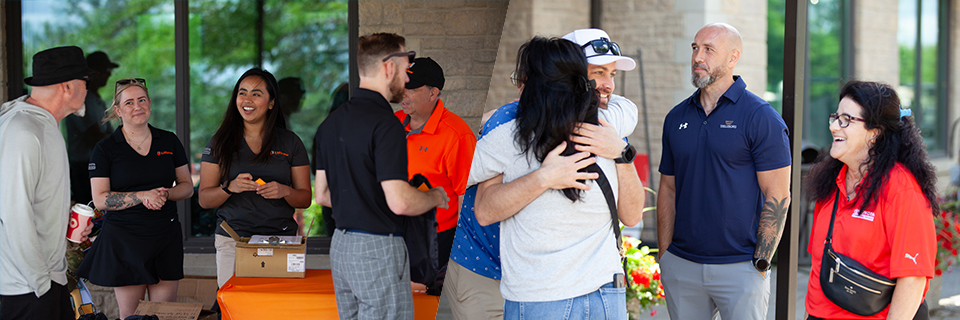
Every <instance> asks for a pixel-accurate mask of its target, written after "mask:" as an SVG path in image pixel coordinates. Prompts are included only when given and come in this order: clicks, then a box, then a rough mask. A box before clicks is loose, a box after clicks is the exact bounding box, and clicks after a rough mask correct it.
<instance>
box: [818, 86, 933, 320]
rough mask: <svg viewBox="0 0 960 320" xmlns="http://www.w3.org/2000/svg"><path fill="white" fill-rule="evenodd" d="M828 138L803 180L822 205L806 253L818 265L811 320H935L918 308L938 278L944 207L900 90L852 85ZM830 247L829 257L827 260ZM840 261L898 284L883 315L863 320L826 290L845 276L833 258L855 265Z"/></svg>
mask: <svg viewBox="0 0 960 320" xmlns="http://www.w3.org/2000/svg"><path fill="white" fill-rule="evenodd" d="M830 132H831V133H832V134H833V144H832V145H831V147H830V154H829V157H827V156H823V159H822V160H821V161H820V162H818V163H817V164H816V165H814V166H813V168H812V169H811V170H810V173H809V174H808V175H807V179H806V180H807V190H808V192H809V193H810V198H811V199H812V200H815V201H816V202H817V204H816V209H815V214H814V218H813V219H814V220H813V231H812V232H811V234H810V246H809V248H808V251H809V252H810V254H811V255H812V256H813V259H812V261H811V262H812V268H811V271H810V281H809V282H808V285H807V297H806V311H807V313H808V314H809V317H808V318H807V319H929V315H928V314H927V308H926V305H923V304H921V303H922V302H923V297H924V295H925V293H926V288H927V281H928V280H929V279H930V278H933V274H934V269H933V268H934V260H935V259H936V251H937V244H936V240H935V229H934V225H933V217H934V215H937V214H939V213H940V207H939V205H938V204H937V201H936V187H935V184H936V181H937V179H936V172H935V170H934V167H933V165H931V164H930V160H929V158H928V157H927V152H926V151H925V150H924V145H923V139H922V138H921V136H920V129H919V128H917V126H916V124H914V122H913V117H911V116H910V110H909V109H901V108H900V98H899V97H898V96H897V93H896V91H894V90H893V88H891V87H890V86H888V85H886V84H881V83H876V82H862V81H851V82H849V83H847V84H846V85H845V86H844V87H843V89H841V90H840V104H839V105H838V107H837V113H834V114H831V115H830ZM828 233H829V234H831V235H830V236H828ZM828 237H832V238H830V239H828ZM828 240H829V242H828V243H825V242H827V241H828ZM827 244H829V246H830V247H829V248H832V251H831V252H829V254H830V255H831V257H825V256H824V252H825V250H824V249H825V247H827ZM829 248H828V249H829ZM834 252H835V253H834ZM836 254H841V255H845V256H847V257H849V259H852V260H855V261H857V262H859V263H860V264H862V265H863V266H864V267H865V268H867V269H870V271H873V272H875V273H877V274H879V275H880V276H883V277H886V278H889V279H891V280H889V281H886V280H884V282H889V283H890V284H895V285H896V286H895V287H894V289H893V295H892V301H890V302H889V305H888V306H887V305H886V304H880V305H879V308H877V309H880V308H883V307H884V306H887V307H886V308H883V309H882V310H880V311H878V313H875V314H872V315H858V314H865V313H868V312H863V311H862V310H848V309H856V308H853V307H849V306H848V307H847V308H843V307H841V306H839V305H838V302H836V300H835V299H833V298H829V297H828V295H826V294H825V293H824V292H825V291H826V290H825V288H832V287H833V286H834V282H833V281H840V279H841V277H842V276H843V275H844V274H845V272H847V269H844V270H842V271H843V272H840V273H838V272H834V267H833V264H835V263H836V264H838V265H839V263H838V262H835V261H846V262H845V263H844V264H843V265H844V266H847V265H850V261H849V260H838V259H845V258H844V257H842V256H836ZM822 265H827V266H829V267H830V269H829V270H828V271H829V273H827V272H822V271H821V266H822ZM839 268H840V267H839V266H837V267H836V269H839ZM844 268H846V267H844ZM821 273H824V274H821ZM835 273H836V274H837V276H836V277H834V274H835ZM848 275H849V274H848ZM824 279H826V280H824ZM831 279H833V280H831ZM844 279H846V278H844ZM880 280H883V279H880ZM851 287H852V285H851ZM858 290H859V289H858ZM860 291H867V290H866V289H864V290H860ZM841 302H842V301H841ZM856 305H857V306H860V305H863V303H857V304H856ZM853 311H857V313H856V314H855V313H853Z"/></svg>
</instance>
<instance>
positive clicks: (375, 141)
mask: <svg viewBox="0 0 960 320" xmlns="http://www.w3.org/2000/svg"><path fill="white" fill-rule="evenodd" d="M317 132H318V134H317V137H316V142H317V150H316V159H317V170H325V171H326V175H327V184H328V185H329V186H330V196H331V198H332V199H331V202H332V204H333V208H334V209H335V210H334V211H333V218H334V220H336V221H337V228H341V229H360V230H364V231H367V232H372V233H379V234H386V233H397V232H402V223H403V217H401V216H398V215H396V214H394V213H393V212H392V211H390V207H389V206H387V199H386V196H384V194H383V187H381V186H380V182H381V181H386V180H402V181H407V138H406V136H407V132H406V130H404V129H403V125H401V124H400V120H399V119H397V117H396V116H394V115H393V110H392V109H391V108H390V104H389V103H387V100H386V99H384V98H383V96H382V95H380V93H378V92H375V91H371V90H367V89H357V90H355V91H354V93H353V97H351V98H350V100H349V101H347V102H346V103H344V104H343V105H342V106H340V107H339V108H337V110H335V111H334V112H333V113H331V114H330V115H329V116H327V119H326V120H324V121H323V123H321V124H320V128H319V129H318V130H317Z"/></svg>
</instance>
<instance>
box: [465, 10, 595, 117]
mask: <svg viewBox="0 0 960 320" xmlns="http://www.w3.org/2000/svg"><path fill="white" fill-rule="evenodd" d="M503 24H504V26H503V35H502V36H501V37H500V47H499V48H498V49H497V62H496V65H495V66H494V72H493V78H492V79H491V80H490V91H489V92H488V93H487V103H486V107H485V108H484V110H486V111H489V110H493V109H495V108H497V107H500V106H502V105H504V104H506V103H509V102H511V101H513V100H514V99H517V98H519V97H520V96H519V95H518V93H517V88H516V87H514V86H513V85H512V84H510V73H511V72H513V69H514V68H515V66H516V63H517V50H518V49H520V46H521V45H523V43H524V42H526V41H527V40H530V38H532V37H533V36H535V35H538V36H544V37H562V36H563V35H565V34H567V33H568V32H570V31H573V30H576V29H580V28H588V27H590V1H589V0H555V1H551V0H511V1H510V8H509V9H508V10H507V17H506V19H505V21H504V23H503Z"/></svg>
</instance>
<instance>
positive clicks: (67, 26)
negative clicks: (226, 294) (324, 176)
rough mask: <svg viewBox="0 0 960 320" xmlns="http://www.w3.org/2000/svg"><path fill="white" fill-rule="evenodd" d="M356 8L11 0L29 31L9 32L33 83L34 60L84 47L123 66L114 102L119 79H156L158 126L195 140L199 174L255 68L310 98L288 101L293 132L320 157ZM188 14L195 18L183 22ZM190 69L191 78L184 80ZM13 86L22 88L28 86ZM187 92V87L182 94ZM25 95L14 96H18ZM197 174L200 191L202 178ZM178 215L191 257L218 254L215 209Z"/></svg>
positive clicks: (313, 219) (115, 72) (310, 221)
mask: <svg viewBox="0 0 960 320" xmlns="http://www.w3.org/2000/svg"><path fill="white" fill-rule="evenodd" d="M186 6H188V7H186ZM354 6H356V2H355V1H354V2H350V1H347V0H327V1H309V0H258V1H231V0H198V1H189V2H177V1H172V0H143V1H107V0H82V1H66V0H54V1H23V2H10V3H8V6H7V8H8V10H20V11H21V12H22V15H21V16H20V22H21V25H22V29H17V28H7V29H6V31H5V32H7V33H8V35H9V36H10V37H12V38H20V39H22V41H23V47H22V52H21V53H22V60H19V59H10V62H11V63H21V62H22V66H21V67H22V69H20V70H15V71H12V72H11V76H19V75H20V74H23V75H24V76H30V73H31V72H32V67H31V63H32V57H33V54H35V53H36V52H39V51H41V50H43V49H46V48H51V47H56V46H64V45H76V46H78V47H80V48H82V49H83V50H84V53H85V54H90V53H92V52H95V51H102V52H104V53H106V54H107V56H108V57H109V60H110V61H111V62H113V63H116V64H117V65H118V67H116V68H113V69H112V70H111V71H112V74H111V75H110V76H109V77H107V78H106V79H105V80H104V81H103V82H104V83H103V84H102V87H101V89H99V90H98V91H97V92H99V94H100V96H101V97H102V99H103V100H104V101H105V104H106V105H109V104H110V103H111V100H112V95H113V84H114V82H115V81H116V80H118V79H122V78H131V77H137V78H144V79H147V87H148V88H149V90H150V97H151V99H152V104H151V106H152V115H151V118H150V124H151V125H153V126H155V127H157V128H160V129H164V130H168V131H172V132H176V133H178V135H180V136H181V140H187V141H184V147H185V148H186V149H187V150H186V151H187V153H188V158H189V159H190V161H191V167H192V168H195V169H199V159H200V158H199V155H200V153H201V151H202V150H203V148H204V147H205V146H206V145H207V142H208V141H209V139H210V137H211V136H212V135H213V133H214V132H215V131H216V129H217V128H218V127H219V125H220V121H221V119H222V118H223V113H224V109H225V108H226V107H227V104H228V102H229V99H231V97H230V95H231V94H232V90H233V86H234V85H235V84H236V81H237V79H238V78H239V76H240V75H241V74H242V73H243V72H244V71H246V70H247V69H249V68H251V67H255V66H256V67H262V68H264V69H266V70H268V71H270V72H271V73H273V74H274V75H275V76H276V77H277V79H278V80H281V81H282V83H281V90H282V91H284V87H287V88H292V90H289V91H290V92H292V93H294V94H291V96H296V95H297V94H302V96H301V97H300V98H299V99H297V98H289V99H291V101H294V100H296V102H289V103H286V102H285V103H284V104H285V105H297V106H299V107H298V108H296V109H295V110H294V109H293V108H290V110H291V115H290V116H289V117H288V125H287V126H288V128H289V129H291V130H292V131H294V132H295V133H296V134H297V135H298V136H299V137H300V139H301V140H302V141H303V142H304V145H305V146H306V147H307V149H308V152H309V153H310V154H309V155H310V158H311V159H313V148H312V146H313V135H314V132H315V131H316V129H317V126H318V125H319V124H320V122H322V121H323V119H324V118H325V117H326V115H327V114H328V113H329V111H330V109H331V106H332V105H334V104H335V102H334V100H335V97H336V98H337V99H342V100H345V99H344V97H343V95H344V94H343V92H344V91H345V90H346V88H347V87H348V86H346V85H345V84H346V83H347V82H348V81H349V79H350V74H351V72H350V71H349V60H350V59H349V58H350V55H351V52H352V50H355V49H353V46H355V44H351V42H350V39H349V38H350V35H349V32H350V31H351V28H353V31H354V32H355V31H356V28H357V25H356V24H357V19H356V17H355V16H354V19H352V20H351V21H352V22H349V23H348V16H349V15H351V14H352V15H356V14H357V13H356V9H355V8H354V9H353V11H350V10H349V9H350V8H352V7H354ZM184 8H185V9H184ZM181 12H185V13H186V14H184V16H186V19H183V17H182V16H178V14H181ZM348 12H349V13H348ZM8 16H9V15H8ZM12 20H13V19H11V21H12ZM13 22H14V23H16V21H13ZM181 28H182V29H181ZM177 30H186V31H187V32H186V40H187V43H189V47H188V48H187V49H186V50H184V49H183V48H182V47H178V46H180V45H181V42H179V41H181V40H180V39H177V37H176V32H177ZM17 32H21V33H20V34H17ZM178 55H180V56H178ZM182 56H187V57H182ZM178 58H188V60H186V61H187V63H185V64H182V65H180V64H177V60H178ZM14 68H17V67H16V66H11V67H10V69H11V70H12V69H14ZM21 70H22V73H20V72H21ZM187 70H189V77H184V74H185V73H187ZM285 78H290V79H287V80H283V79H285ZM294 78H295V79H294ZM186 79H189V83H187V82H186V81H184V80H186ZM11 88H13V89H14V90H16V91H20V90H19V88H22V86H20V85H16V84H14V85H11ZM184 88H185V89H187V90H182V91H180V90H181V89H184ZM180 92H188V94H185V95H186V96H187V97H186V99H179V100H178V98H183V97H178V96H177V95H178V93H180ZM23 93H26V90H25V89H24V90H23ZM20 94H21V93H20V92H11V93H10V96H11V97H16V96H19V95H20ZM178 101H179V102H178ZM338 101H339V100H338ZM186 102H188V103H186ZM340 102H342V101H340ZM117 126H118V124H115V125H114V126H113V127H114V128H116V127H117ZM111 129H112V128H111ZM65 131H66V130H65ZM64 134H65V136H66V135H67V132H64ZM187 137H188V138H187ZM98 140H99V138H97V139H96V140H95V141H98ZM73 153H74V152H71V154H73ZM76 154H78V156H76V157H77V158H79V159H82V158H83V157H82V156H79V153H76ZM87 157H89V156H87ZM192 173H193V174H194V176H193V178H194V183H195V184H196V183H197V182H198V180H199V179H198V175H197V173H198V172H197V171H196V170H194V171H193V172H192ZM179 208H180V209H179V210H180V217H181V223H182V224H183V228H184V234H185V235H186V238H187V242H186V245H187V247H188V252H213V251H214V250H213V248H212V242H213V241H212V238H210V237H209V236H210V235H212V234H213V230H214V225H215V222H216V215H215V211H213V210H202V209H201V208H199V205H197V204H196V195H195V197H194V200H193V205H190V204H186V205H180V206H179ZM319 212H320V209H319V207H318V206H316V205H314V206H313V207H311V208H309V209H307V210H306V213H305V214H306V217H305V218H301V220H300V221H301V223H302V224H306V225H305V226H304V227H303V231H309V235H311V236H324V235H325V231H324V228H323V219H322V218H321V217H320V216H319V215H320V214H319ZM311 241H316V240H311ZM322 243H328V242H326V241H321V242H320V244H319V245H311V247H312V248H314V249H315V250H317V249H319V250H318V251H314V250H311V251H314V252H319V253H324V252H325V250H326V248H327V246H326V245H323V244H322Z"/></svg>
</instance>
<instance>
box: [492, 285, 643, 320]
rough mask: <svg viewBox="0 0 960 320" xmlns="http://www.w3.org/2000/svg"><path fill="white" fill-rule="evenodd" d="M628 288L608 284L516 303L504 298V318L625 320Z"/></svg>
mask: <svg viewBox="0 0 960 320" xmlns="http://www.w3.org/2000/svg"><path fill="white" fill-rule="evenodd" d="M626 294H627V289H626V288H614V287H613V283H612V282H611V283H607V284H605V285H603V286H602V287H600V289H598V290H597V291H594V292H591V293H588V294H585V295H582V296H579V297H575V298H570V299H565V300H558V301H546V302H517V301H511V300H506V302H505V303H504V304H503V318H504V319H510V320H513V319H517V320H520V319H538V320H539V319H591V320H592V319H617V320H626V319H627V296H626Z"/></svg>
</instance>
